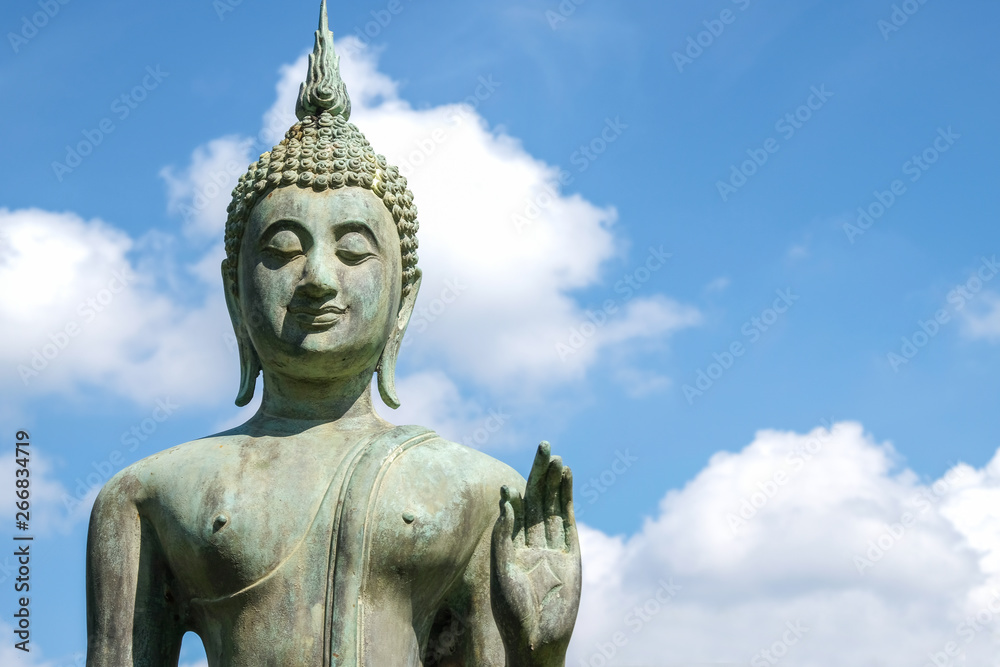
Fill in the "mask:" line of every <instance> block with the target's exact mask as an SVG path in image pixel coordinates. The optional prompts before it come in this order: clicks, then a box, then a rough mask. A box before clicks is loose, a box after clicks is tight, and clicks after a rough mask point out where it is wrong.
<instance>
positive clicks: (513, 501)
mask: <svg viewBox="0 0 1000 667" xmlns="http://www.w3.org/2000/svg"><path fill="white" fill-rule="evenodd" d="M500 497H501V499H502V500H503V501H504V502H507V503H508V504H509V505H510V507H511V510H512V511H513V518H514V524H513V527H512V533H513V537H512V540H513V542H514V546H515V547H523V546H524V542H525V538H524V499H523V498H521V492H520V491H518V490H517V489H512V488H511V487H509V486H507V485H504V486H503V487H502V488H501V489H500Z"/></svg>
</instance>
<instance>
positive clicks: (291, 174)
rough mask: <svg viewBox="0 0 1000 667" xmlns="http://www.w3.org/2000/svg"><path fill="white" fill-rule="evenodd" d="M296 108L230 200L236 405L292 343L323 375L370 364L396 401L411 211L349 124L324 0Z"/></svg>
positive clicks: (227, 271) (411, 261)
mask: <svg viewBox="0 0 1000 667" xmlns="http://www.w3.org/2000/svg"><path fill="white" fill-rule="evenodd" d="M295 112H296V116H297V117H298V119H299V122H298V123H296V124H295V125H293V126H292V127H291V129H289V130H288V132H287V133H286V134H285V138H284V139H283V140H282V141H281V142H280V143H279V144H278V145H277V146H275V147H274V148H272V149H271V150H270V151H268V152H267V153H264V154H263V155H261V156H260V158H259V159H258V160H257V162H254V163H253V164H251V165H250V167H249V169H248V170H247V172H246V173H245V174H244V175H243V176H241V177H240V179H239V183H238V184H237V186H236V188H235V189H234V190H233V199H232V202H231V203H230V204H229V208H228V213H229V217H228V219H227V221H226V238H225V243H226V259H225V260H223V262H222V276H223V283H224V285H225V290H226V304H227V306H228V308H229V314H230V317H231V319H232V321H233V328H234V329H235V332H236V339H237V342H238V346H239V354H240V389H239V393H238V395H237V398H236V404H237V405H240V406H243V405H246V404H247V403H249V402H250V399H251V398H252V397H253V392H254V386H255V384H256V379H257V375H258V374H259V373H260V371H261V368H262V362H263V363H264V364H267V363H274V364H277V365H279V366H280V365H282V364H286V363H287V362H288V361H289V360H290V359H291V358H292V357H294V356H295V355H296V349H293V348H295V347H296V346H297V351H298V354H299V356H303V355H310V354H311V353H313V352H316V353H318V352H321V351H324V350H325V352H326V353H327V355H326V358H327V363H323V362H320V363H318V364H304V365H302V368H303V369H309V370H308V372H310V373H313V374H322V373H329V374H331V375H330V377H331V379H332V378H335V377H336V375H337V374H338V373H341V372H343V373H351V372H354V371H357V370H358V369H359V367H360V368H362V370H363V368H364V367H365V366H366V365H368V366H370V365H374V367H375V370H376V372H377V373H378V388H379V393H380V395H381V396H382V400H383V401H384V402H385V403H386V404H387V405H389V406H390V407H393V408H396V407H398V406H399V399H398V397H397V396H396V390H395V366H396V358H397V356H398V354H399V348H400V344H401V342H402V338H403V334H404V332H405V330H406V325H407V323H408V322H409V318H410V314H411V313H412V311H413V305H414V302H415V301H416V296H417V291H418V289H419V287H420V269H419V268H417V238H416V233H417V229H418V224H417V209H416V206H414V205H413V193H411V192H410V191H409V190H408V189H407V187H406V178H405V177H403V176H402V175H400V173H399V170H398V169H397V168H396V167H394V166H391V165H389V164H388V163H387V162H386V159H385V157H383V156H382V155H378V154H376V153H375V152H374V150H372V148H371V145H370V144H369V143H368V141H367V139H365V137H364V135H363V134H362V133H361V131H360V130H358V128H357V127H356V126H355V125H354V124H352V123H350V122H348V119H349V118H350V113H351V102H350V98H349V97H348V95H347V89H346V87H345V86H344V82H343V80H342V79H341V78H340V59H339V57H338V56H337V55H336V54H335V53H334V50H333V34H332V33H331V32H330V30H329V28H328V23H327V14H326V0H323V2H322V5H321V8H320V24H319V30H317V31H316V43H315V47H314V49H313V53H312V54H311V55H310V56H309V73H308V76H307V78H306V81H305V83H303V84H302V87H301V88H300V90H299V98H298V102H297V103H296V110H295ZM387 246H389V247H387ZM324 263H328V264H330V265H329V266H324V265H323V264H324ZM255 267H256V268H255ZM286 267H287V268H286ZM293 275H295V276H298V277H297V278H293V277H292V276H293ZM387 281H390V282H391V283H392V284H389V283H388V282H387ZM338 295H340V296H338ZM338 299H339V301H338ZM345 299H354V300H355V302H354V303H352V304H347V303H346V302H345ZM362 301H363V303H362ZM362 306H363V307H362ZM255 341H256V343H255ZM373 349H374V359H373V360H372V359H369V356H371V353H372V350H373ZM321 356H322V355H321ZM337 360H339V365H338V362H337ZM310 379H320V378H319V377H313V378H310Z"/></svg>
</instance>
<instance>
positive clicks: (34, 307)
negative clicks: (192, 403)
mask: <svg viewBox="0 0 1000 667" xmlns="http://www.w3.org/2000/svg"><path fill="white" fill-rule="evenodd" d="M0 233H2V235H3V240H4V243H3V246H4V253H3V256H2V257H0V289H2V290H3V292H4V294H5V295H6V296H5V297H4V299H3V301H2V302H0V312H2V314H3V317H4V321H5V322H7V323H8V329H7V333H6V336H7V338H6V345H4V346H3V348H2V350H0V358H2V361H3V362H4V363H6V364H9V367H11V368H14V369H15V370H16V373H17V375H16V376H15V377H14V378H12V379H9V380H8V384H7V385H6V386H5V387H4V392H5V393H7V394H9V395H21V394H26V395H33V394H43V393H63V394H66V393H72V392H75V391H78V390H80V389H81V388H85V387H88V386H100V387H103V388H105V389H108V390H111V391H113V392H115V393H118V394H120V395H123V396H126V397H130V398H132V399H134V400H136V401H138V402H150V401H154V400H155V399H156V398H159V397H162V396H168V395H174V396H178V395H185V396H187V397H189V398H207V397H210V396H212V395H214V394H217V393H218V392H219V391H221V390H222V389H223V387H224V386H225V385H231V384H233V382H228V383H226V382H224V378H225V376H226V373H225V371H228V370H230V368H229V367H230V366H232V365H233V364H232V363H229V364H227V363H225V362H226V361H228V360H231V358H232V355H231V354H228V353H227V350H226V345H225V341H224V338H223V334H222V332H223V331H225V327H227V326H228V324H227V322H226V319H225V313H224V310H223V309H222V307H221V301H222V299H221V296H220V297H217V298H215V299H214V300H213V299H212V298H209V299H208V301H207V302H206V303H205V304H204V305H203V306H201V307H196V308H193V309H191V308H184V307H181V306H180V305H178V304H177V303H176V302H175V301H173V300H172V299H171V298H170V297H169V296H168V295H167V294H166V293H165V291H164V290H163V289H162V287H160V286H159V285H158V282H159V278H160V276H157V275H156V273H157V272H156V271H155V269H154V268H153V267H155V266H156V262H157V261H158V260H155V259H153V260H150V261H151V263H150V264H148V265H147V264H145V263H144V260H142V259H141V256H142V254H143V253H142V252H140V250H141V249H139V248H137V244H136V242H135V241H134V240H133V239H131V238H130V237H129V236H127V235H126V234H124V233H123V232H121V231H120V230H117V229H115V228H114V227H111V226H110V225H108V224H106V223H104V222H102V221H100V220H89V221H87V220H83V219H81V218H80V217H79V216H76V215H74V214H72V213H51V212H47V211H41V210H37V209H26V210H18V211H9V210H6V209H0ZM132 255H136V256H137V257H139V258H140V259H138V260H133V259H132V258H131V256H132ZM233 372H235V371H233ZM230 375H232V373H230ZM11 383H13V384H11Z"/></svg>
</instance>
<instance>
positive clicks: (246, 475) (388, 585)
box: [154, 448, 478, 608]
mask: <svg viewBox="0 0 1000 667" xmlns="http://www.w3.org/2000/svg"><path fill="white" fill-rule="evenodd" d="M222 449H223V450H224V449H225V448H222ZM280 451H281V450H280V449H279V448H272V449H270V450H268V449H266V448H258V449H257V450H255V451H251V452H247V451H243V452H238V453H235V454H236V455H234V456H225V454H226V452H224V451H223V452H221V453H220V455H219V456H218V460H216V461H214V462H212V464H211V465H205V462H204V461H201V462H200V463H199V464H198V466H197V467H195V468H192V469H190V470H187V471H185V472H186V474H183V475H182V476H183V478H184V479H185V480H186V483H185V484H184V485H178V486H177V487H176V488H175V490H174V492H171V493H169V494H167V495H165V496H163V497H161V498H160V499H159V500H160V502H159V503H158V508H157V511H156V512H155V513H154V514H155V515H156V519H155V523H157V524H158V525H157V533H158V534H159V535H160V538H161V541H162V542H163V547H164V549H165V551H166V552H167V553H166V555H167V560H168V562H169V563H170V564H171V569H172V570H173V571H174V572H175V574H176V576H177V577H178V579H179V580H180V583H181V584H183V588H184V589H185V591H186V596H185V597H188V598H190V599H198V600H206V601H211V600H217V601H224V600H232V602H233V603H237V602H238V601H239V600H240V599H246V600H251V599H253V600H255V602H254V604H260V603H261V600H260V599H259V598H260V596H262V595H264V594H265V593H266V595H267V596H268V599H270V598H271V597H273V596H274V595H275V594H277V595H278V598H280V599H277V600H276V601H275V604H278V605H279V606H286V605H292V606H296V607H299V608H302V607H305V608H308V607H310V606H312V605H314V604H317V603H318V602H319V601H322V600H323V599H324V598H325V596H326V594H327V591H326V587H327V585H328V583H329V580H330V576H331V572H332V570H333V569H335V567H336V564H337V562H338V561H337V558H338V551H342V552H345V553H342V554H340V556H341V557H342V560H343V557H348V556H349V557H350V558H349V559H348V560H350V561H351V562H353V565H351V567H354V568H358V567H363V568H364V569H365V570H366V572H365V576H366V578H367V579H369V580H370V585H371V586H372V587H374V588H375V589H378V590H382V591H390V592H392V593H393V594H394V595H397V596H400V597H407V598H409V599H410V601H412V602H416V603H417V604H418V605H419V604H420V602H421V601H422V600H426V601H427V602H428V604H431V603H432V602H433V601H434V600H436V599H437V598H438V597H439V596H440V594H441V592H442V590H443V589H444V588H445V587H447V586H448V585H449V584H450V582H451V581H453V580H454V578H455V576H457V573H458V572H459V570H460V569H461V566H462V561H463V560H464V559H465V556H466V555H467V554H469V553H471V546H473V545H474V543H475V540H476V539H477V537H478V535H477V534H474V533H476V531H475V529H474V526H473V524H474V523H476V522H474V521H470V517H469V516H468V515H469V512H470V508H469V506H468V503H466V502H463V494H462V493H461V492H460V490H459V489H457V488H456V485H455V484H454V483H449V480H448V479H441V478H440V476H438V475H435V474H434V472H435V471H434V470H422V471H421V470H414V469H413V468H412V466H407V465H405V461H403V462H402V463H403V465H397V466H394V467H391V468H389V469H388V470H387V471H386V472H385V474H384V476H382V477H381V478H379V480H378V483H372V484H365V482H366V480H364V479H361V480H354V481H353V483H352V484H353V485H351V486H350V490H351V493H350V494H348V493H346V491H347V488H348V483H347V482H346V481H345V478H344V476H343V475H342V474H340V475H339V473H338V471H342V469H343V467H344V465H343V464H344V462H343V460H342V457H336V456H330V455H329V453H330V449H329V448H326V449H325V452H324V454H325V456H315V457H311V456H306V455H305V454H304V453H303V452H300V453H299V456H297V457H295V458H294V459H293V458H291V457H288V458H285V457H282V456H280V455H279V452H280ZM303 459H305V460H303ZM176 464H177V468H178V470H175V472H181V471H182V470H184V468H185V467H187V466H185V465H183V463H182V462H180V461H178V462H176ZM437 472H439V471H437ZM421 473H423V474H421ZM359 482H360V483H359ZM337 531H340V532H341V533H342V534H341V535H339V537H338V536H337ZM275 591H277V592H278V593H275ZM413 598H416V599H413Z"/></svg>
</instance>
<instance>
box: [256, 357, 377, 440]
mask: <svg viewBox="0 0 1000 667" xmlns="http://www.w3.org/2000/svg"><path fill="white" fill-rule="evenodd" d="M372 375H373V372H371V371H368V372H365V373H362V374H361V375H360V376H358V377H355V378H352V379H350V380H348V381H346V382H345V381H343V380H338V381H336V382H316V381H314V380H302V379H299V378H293V377H289V376H287V375H282V374H280V373H273V372H270V371H267V370H265V371H264V397H263V400H262V401H261V406H260V410H259V411H258V414H260V415H262V416H265V417H270V418H272V419H280V420H295V421H317V422H340V423H342V424H344V425H345V426H347V425H354V424H356V425H358V426H362V427H363V426H366V425H372V424H376V423H378V424H381V423H383V421H382V419H381V418H380V417H379V416H378V415H377V414H376V413H375V408H374V407H373V406H372V395H371V381H372Z"/></svg>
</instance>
